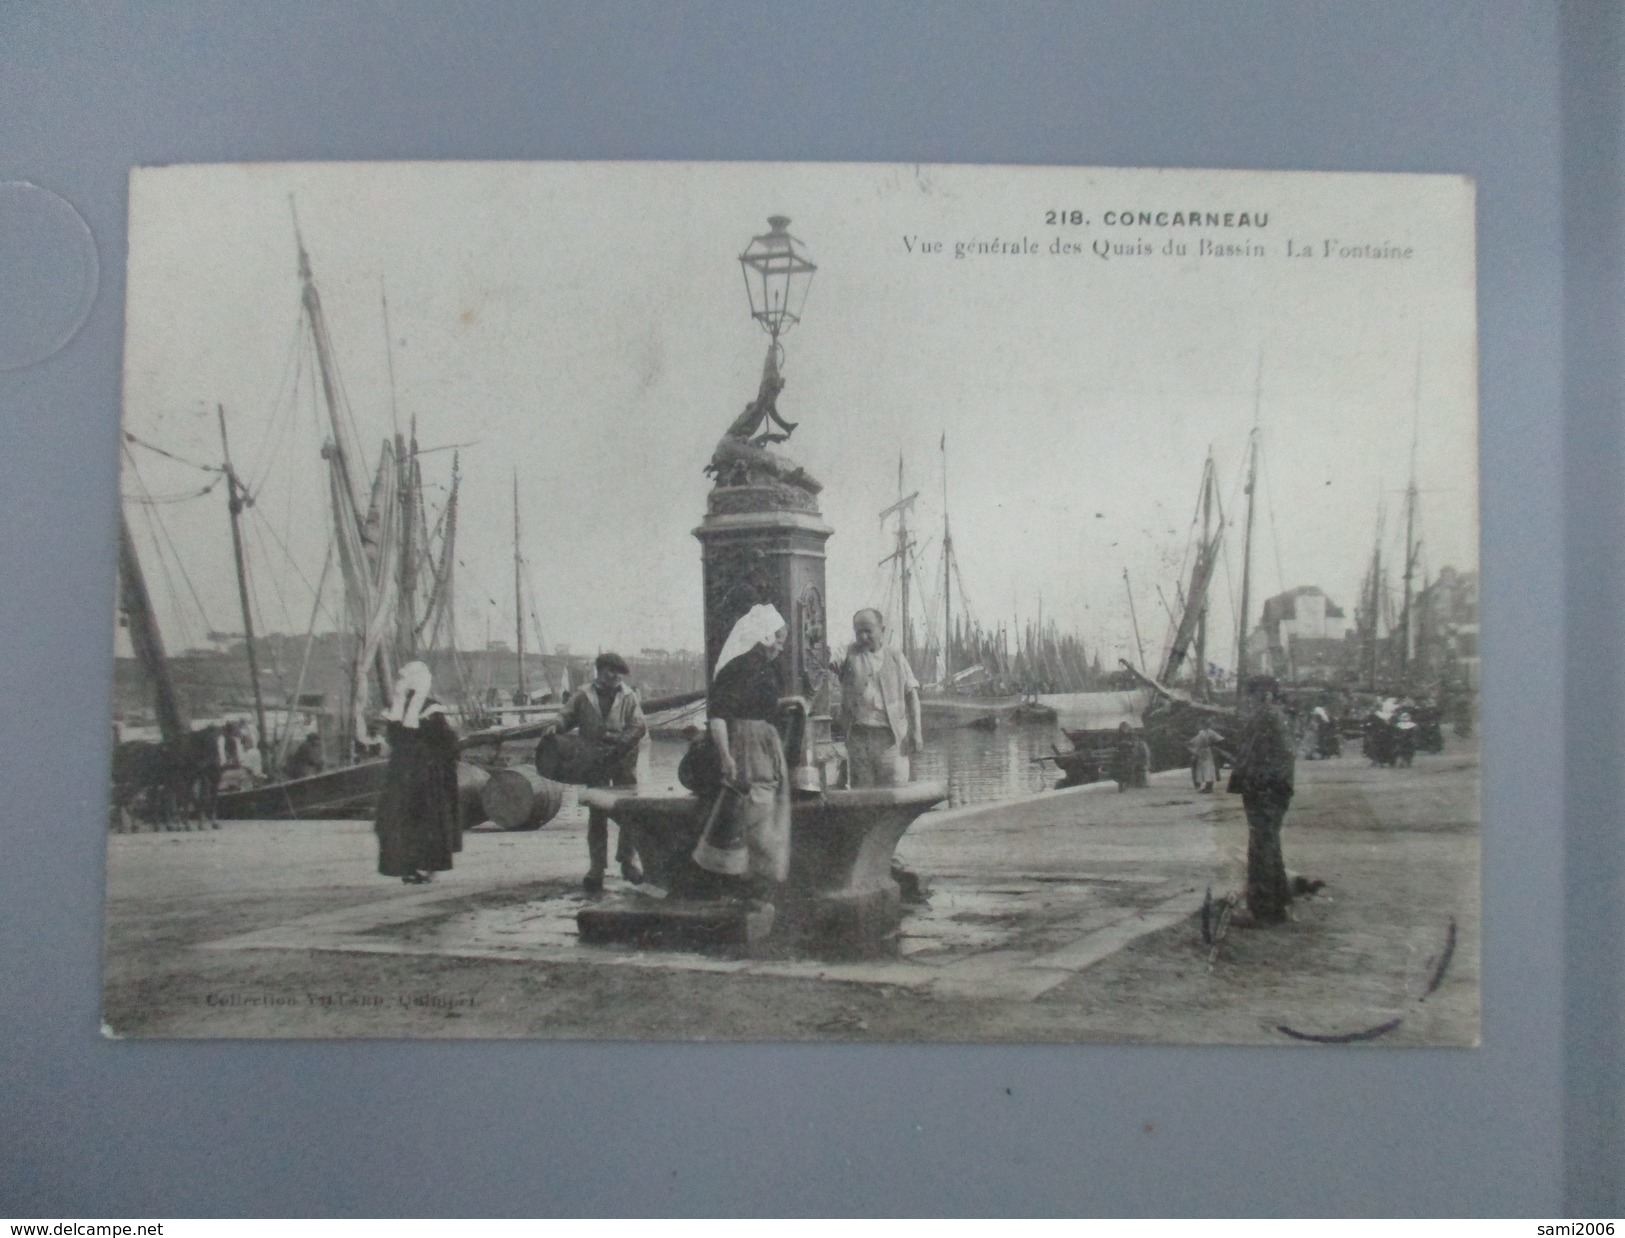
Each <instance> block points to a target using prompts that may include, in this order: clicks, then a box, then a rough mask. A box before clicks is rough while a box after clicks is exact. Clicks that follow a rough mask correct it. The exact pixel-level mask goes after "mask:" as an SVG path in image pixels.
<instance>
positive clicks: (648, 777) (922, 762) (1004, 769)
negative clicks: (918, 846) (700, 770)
mask: <svg viewBox="0 0 1625 1238" xmlns="http://www.w3.org/2000/svg"><path fill="white" fill-rule="evenodd" d="M1040 700H1042V702H1043V703H1044V704H1046V705H1050V706H1052V707H1053V708H1054V709H1055V710H1056V712H1057V714H1058V715H1059V720H1058V721H1057V722H1048V723H1023V722H1008V721H1005V722H1000V723H999V725H998V726H996V727H993V728H991V729H988V730H983V729H981V728H978V727H968V726H967V727H958V728H955V729H953V730H947V731H942V732H940V733H933V734H930V735H927V737H926V741H925V747H924V749H923V751H921V752H920V753H919V754H918V755H917V756H916V757H915V758H914V768H913V777H914V779H915V780H916V781H921V780H925V779H940V780H942V781H943V782H946V783H947V784H948V803H947V805H946V806H947V807H952V808H958V807H961V806H962V805H966V804H989V803H995V802H997V801H999V800H1008V799H1015V798H1018V797H1020V796H1024V795H1031V794H1033V793H1034V792H1037V791H1042V790H1044V789H1045V788H1047V787H1053V786H1054V785H1055V784H1056V782H1057V781H1058V780H1059V779H1060V776H1061V775H1060V771H1059V770H1058V769H1057V768H1056V766H1055V762H1054V761H1052V760H1050V761H1046V760H1044V758H1045V757H1050V756H1053V755H1054V752H1055V749H1057V748H1059V749H1060V750H1061V751H1062V752H1066V751H1068V750H1069V749H1070V747H1071V745H1070V744H1069V743H1068V741H1067V738H1066V733H1065V728H1067V727H1090V728H1094V727H1099V726H1101V725H1103V724H1104V723H1105V722H1106V721H1107V719H1106V718H1105V717H1103V716H1102V710H1103V708H1107V709H1108V712H1110V714H1111V718H1112V719H1113V720H1115V719H1116V718H1118V717H1122V716H1128V715H1131V714H1135V713H1137V711H1138V694H1136V693H1087V694H1076V695H1056V696H1045V697H1041V698H1040ZM1119 711H1120V712H1119ZM686 750H687V744H686V743H685V742H684V741H682V740H678V739H651V740H649V741H648V742H646V743H645V744H644V745H643V750H642V752H641V753H640V755H639V759H638V787H639V789H640V790H641V791H642V792H643V793H644V794H646V795H647V794H650V793H653V794H660V793H662V792H667V791H669V792H671V793H673V794H682V791H683V789H682V785H681V784H680V783H679V782H678V781H677V763H678V762H679V761H680V760H681V759H682V756H683V753H684V752H685V751H686ZM518 759H520V760H526V759H528V757H527V756H520V757H519V758H518ZM578 819H579V820H580V821H585V820H586V809H584V808H582V807H580V806H579V805H578V804H575V803H574V802H573V800H572V801H571V802H567V804H566V807H565V809H564V810H563V812H561V813H560V815H559V818H558V820H559V821H560V822H561V823H569V822H572V821H576V820H578Z"/></svg>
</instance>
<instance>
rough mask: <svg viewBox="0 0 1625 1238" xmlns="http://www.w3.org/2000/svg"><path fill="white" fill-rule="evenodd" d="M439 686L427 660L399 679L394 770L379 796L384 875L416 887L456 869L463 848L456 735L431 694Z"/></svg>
mask: <svg viewBox="0 0 1625 1238" xmlns="http://www.w3.org/2000/svg"><path fill="white" fill-rule="evenodd" d="M433 686H434V683H433V680H432V678H431V676H430V673H429V668H428V667H427V666H425V665H424V664H423V663H422V662H408V663H407V664H406V665H405V666H403V667H401V669H400V674H399V675H397V676H396V678H395V694H394V700H393V701H392V702H391V703H390V707H389V710H388V711H387V712H386V713H385V714H384V724H385V730H384V735H385V738H386V739H387V740H388V741H389V765H388V766H387V767H386V768H385V770H384V786H383V790H382V792H381V793H380V794H379V796H378V816H377V820H376V822H375V824H374V830H375V831H376V833H377V835H378V871H379V872H380V873H382V874H383V875H384V876H385V877H399V878H400V879H401V880H402V881H404V882H406V883H407V884H408V885H418V884H421V883H423V882H425V881H429V880H431V879H432V878H433V876H434V874H435V873H443V872H445V871H446V870H448V869H449V868H451V857H452V854H453V853H454V852H457V851H461V850H462V848H463V831H462V823H461V822H460V821H459V820H458V817H457V735H456V733H455V732H454V731H453V730H452V729H451V723H450V722H449V721H447V719H446V710H445V707H444V706H443V705H441V704H440V702H439V701H437V700H435V699H434V697H433V696H431V695H430V691H431V689H432V688H433Z"/></svg>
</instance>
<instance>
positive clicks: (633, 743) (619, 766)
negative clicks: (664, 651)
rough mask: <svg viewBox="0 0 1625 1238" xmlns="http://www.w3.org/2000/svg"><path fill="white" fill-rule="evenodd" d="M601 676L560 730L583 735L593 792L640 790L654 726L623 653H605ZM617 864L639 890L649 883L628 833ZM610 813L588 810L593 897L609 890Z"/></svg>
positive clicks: (581, 694)
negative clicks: (644, 752)
mask: <svg viewBox="0 0 1625 1238" xmlns="http://www.w3.org/2000/svg"><path fill="white" fill-rule="evenodd" d="M593 667H594V670H595V671H596V672H597V674H596V676H595V678H594V679H593V680H592V682H591V683H588V684H584V685H583V686H582V687H580V688H578V689H577V690H576V691H575V693H574V694H573V695H572V696H571V697H570V699H569V700H568V701H566V702H565V703H564V709H563V710H562V711H561V712H560V714H559V721H558V727H557V729H558V731H560V732H565V731H572V730H575V731H579V732H580V735H581V738H582V739H583V740H585V741H586V744H587V746H588V747H589V749H592V750H594V758H593V761H592V765H591V768H590V769H589V771H588V773H587V777H586V783H587V785H588V786H589V787H635V786H637V785H638V747H639V746H640V745H641V744H642V743H643V737H644V736H645V735H646V734H648V731H649V727H648V724H647V723H646V722H644V720H643V706H642V704H641V703H640V702H639V701H638V694H637V693H636V692H635V691H634V690H633V689H632V687H631V686H630V685H629V684H627V683H625V682H623V680H624V677H625V676H626V675H627V674H628V673H629V672H630V671H631V668H630V667H629V666H627V664H626V659H625V658H623V657H621V655H620V654H618V653H601V654H599V655H598V660H597V661H596V662H595V663H594V664H593ZM615 843H616V846H615V861H616V863H618V864H619V865H620V866H621V876H622V877H624V878H625V879H626V880H627V881H629V882H631V883H632V884H633V885H638V884H640V883H641V882H642V881H643V869H642V867H641V866H640V865H639V864H638V853H637V851H636V850H635V849H634V848H633V846H632V840H631V839H630V838H628V837H627V833H626V830H625V829H624V828H622V829H620V830H618V831H617V834H616V839H615ZM608 861H609V814H608V813H605V812H604V811H603V810H602V809H598V808H589V809H588V810H587V864H588V867H587V875H586V876H585V877H583V878H582V879H581V886H582V888H583V889H584V890H586V891H587V893H589V894H597V893H599V892H600V891H601V890H603V888H604V871H605V869H607V868H608V867H609V864H608Z"/></svg>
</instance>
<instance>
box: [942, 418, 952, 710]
mask: <svg viewBox="0 0 1625 1238" xmlns="http://www.w3.org/2000/svg"><path fill="white" fill-rule="evenodd" d="M953 568H954V535H953V534H952V533H950V532H949V531H948V435H947V432H946V431H945V432H944V433H943V435H942V682H943V684H944V685H946V684H947V683H948V681H949V679H950V678H952V676H953V665H952V659H953V626H954V602H953Z"/></svg>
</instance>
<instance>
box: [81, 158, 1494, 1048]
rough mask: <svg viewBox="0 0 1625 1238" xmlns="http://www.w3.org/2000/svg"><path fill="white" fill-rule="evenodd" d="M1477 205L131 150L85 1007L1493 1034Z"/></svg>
mask: <svg viewBox="0 0 1625 1238" xmlns="http://www.w3.org/2000/svg"><path fill="white" fill-rule="evenodd" d="M1474 211H1475V206H1474V186H1473V184H1472V182H1471V181H1470V180H1468V179H1466V178H1463V177H1459V176H1447V175H1420V174H1406V175H1400V174H1373V173H1329V172H1240V171H1237V172H1227V171H1211V170H1202V171H1197V170H1167V169H1164V170H1159V169H1104V168H1083V167H985V166H961V165H916V164H908V165H891V164H818V163H800V164H796V163H784V164H769V163H670V162H664V163H663V162H649V163H632V162H627V163H613V162H608V163H568V162H554V163H309V164H297V163H290V164H240V165H239V164H217V165H177V166H167V167H145V168H139V169H136V170H135V171H134V172H133V173H132V174H131V178H130V192H129V241H128V269H127V278H126V284H125V288H126V306H125V341H124V359H123V367H124V369H123V383H124V389H123V408H122V439H121V443H120V471H119V485H120V500H121V502H120V513H121V514H120V517H119V527H118V530H117V538H118V590H117V611H116V614H115V615H113V616H111V624H110V626H111V630H112V658H113V667H114V676H113V680H114V691H113V702H112V705H113V709H112V717H111V719H109V722H110V724H111V727H112V732H113V757H112V768H111V771H110V799H109V803H108V813H107V831H108V833H107V846H108V854H107V891H106V929H105V932H106V937H105V948H104V958H103V991H102V1017H103V1031H104V1034H105V1035H107V1036H110V1037H117V1038H126V1037H128V1038H399V1037H414V1038H547V1039H570V1040H727V1041H783V1040H836V1041H879V1042H945V1041H951V1042H1063V1043H1064V1042H1121V1043H1161V1044H1186V1045H1192V1044H1246V1045H1275V1046H1281V1047H1282V1048H1288V1047H1291V1048H1298V1049H1302V1050H1305V1051H1313V1050H1314V1049H1315V1047H1316V1046H1321V1045H1351V1044H1357V1045H1371V1046H1386V1047H1420V1046H1475V1045H1477V1044H1478V1043H1479V1039H1480V973H1479V957H1480V790H1479V788H1480V767H1479V750H1478V742H1477V738H1476V732H1477V726H1478V721H1479V717H1480V697H1479V689H1480V677H1479V623H1478V596H1479V520H1478V385H1477V374H1478V360H1479V359H1478V346H1477V320H1476V309H1475V229H1474Z"/></svg>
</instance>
